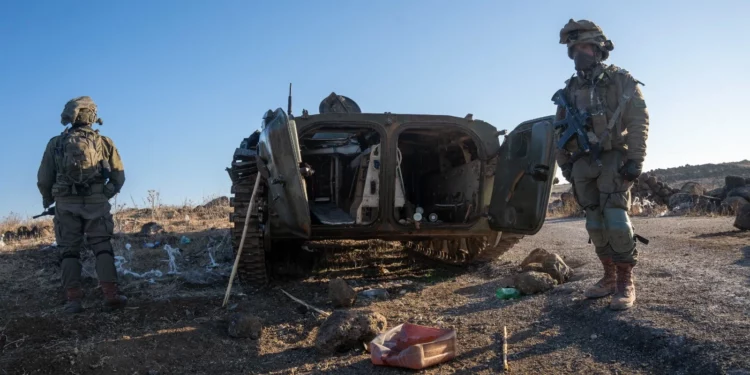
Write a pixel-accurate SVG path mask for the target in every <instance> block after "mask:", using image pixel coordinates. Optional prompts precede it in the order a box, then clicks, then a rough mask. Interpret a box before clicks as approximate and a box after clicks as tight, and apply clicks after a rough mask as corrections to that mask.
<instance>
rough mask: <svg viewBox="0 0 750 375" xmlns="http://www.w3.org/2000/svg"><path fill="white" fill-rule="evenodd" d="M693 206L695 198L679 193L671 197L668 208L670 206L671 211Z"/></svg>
mask: <svg viewBox="0 0 750 375" xmlns="http://www.w3.org/2000/svg"><path fill="white" fill-rule="evenodd" d="M692 205H693V196H692V195H690V194H685V193H677V194H673V195H672V196H671V197H669V203H668V204H667V206H669V209H670V210H672V209H674V208H676V207H678V206H679V207H686V206H687V207H692Z"/></svg>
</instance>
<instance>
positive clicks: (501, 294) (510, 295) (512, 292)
mask: <svg viewBox="0 0 750 375" xmlns="http://www.w3.org/2000/svg"><path fill="white" fill-rule="evenodd" d="M495 295H496V296H497V298H500V299H515V298H520V297H521V292H519V291H518V289H516V288H500V289H498V290H497V292H495Z"/></svg>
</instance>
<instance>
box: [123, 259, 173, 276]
mask: <svg viewBox="0 0 750 375" xmlns="http://www.w3.org/2000/svg"><path fill="white" fill-rule="evenodd" d="M127 262H128V261H127V260H125V257H123V256H120V255H118V256H116V257H115V268H116V269H117V273H119V274H122V275H130V276H133V277H135V278H137V279H142V278H145V277H162V276H163V275H164V274H163V273H162V272H161V271H159V270H151V271H148V272H144V273H138V272H133V271H131V270H128V269H125V263H127Z"/></svg>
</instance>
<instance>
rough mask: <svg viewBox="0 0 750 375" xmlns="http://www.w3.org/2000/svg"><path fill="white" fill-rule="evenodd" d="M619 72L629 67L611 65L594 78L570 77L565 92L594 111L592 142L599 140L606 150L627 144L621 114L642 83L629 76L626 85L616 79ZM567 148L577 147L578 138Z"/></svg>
mask: <svg viewBox="0 0 750 375" xmlns="http://www.w3.org/2000/svg"><path fill="white" fill-rule="evenodd" d="M617 74H627V71H626V70H624V69H622V68H619V67H616V66H614V65H609V66H607V67H605V68H604V69H603V70H602V71H601V72H600V73H599V74H598V75H597V76H595V77H594V78H593V79H584V78H581V77H575V76H574V77H571V79H569V80H568V81H566V87H565V92H566V93H567V95H568V100H569V102H570V103H571V105H575V106H576V108H577V109H578V110H579V111H582V112H588V113H589V114H590V115H591V118H590V122H589V123H588V124H587V125H588V126H587V135H588V138H589V142H591V143H592V144H599V145H600V146H601V149H602V150H604V151H608V150H612V149H613V148H614V149H620V150H622V151H624V150H625V149H626V148H627V146H625V145H624V140H623V136H622V128H621V115H622V111H623V110H624V109H625V105H626V104H627V103H628V101H629V100H630V98H631V97H632V95H633V93H634V92H635V87H636V85H637V84H638V83H639V82H638V81H636V80H628V81H627V82H626V84H625V85H624V86H625V87H622V86H623V84H622V83H621V82H620V80H616V79H615V76H616V75H617ZM629 81H632V83H631V82H629ZM566 148H567V150H568V151H570V152H575V151H577V149H578V144H577V142H576V141H575V139H573V140H572V141H571V142H569V143H568V145H567V147H566Z"/></svg>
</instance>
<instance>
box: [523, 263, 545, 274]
mask: <svg viewBox="0 0 750 375" xmlns="http://www.w3.org/2000/svg"><path fill="white" fill-rule="evenodd" d="M529 271H535V272H544V267H543V266H542V264H541V263H529V264H527V265H525V266H523V267H522V268H521V272H529Z"/></svg>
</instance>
